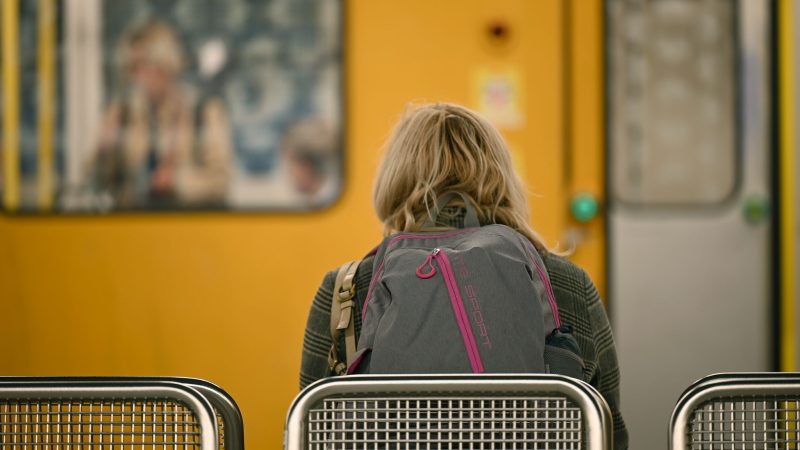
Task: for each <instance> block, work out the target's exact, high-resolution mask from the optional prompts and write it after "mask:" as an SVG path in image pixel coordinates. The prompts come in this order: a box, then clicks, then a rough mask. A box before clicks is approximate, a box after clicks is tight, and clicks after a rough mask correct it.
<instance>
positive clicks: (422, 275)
mask: <svg viewBox="0 0 800 450" xmlns="http://www.w3.org/2000/svg"><path fill="white" fill-rule="evenodd" d="M438 254H439V248H438V247H437V248H435V249H433V251H432V252H431V253H430V254H429V255H428V257H427V258H425V261H423V262H422V264H421V265H420V266H419V267H417V276H418V277H420V278H422V279H428V278H430V277H432V276H434V275H436V267H433V261H432V258H434V257H435V256H436V255H438ZM426 265H427V266H428V267H430V268H431V270H429V271H427V272H423V271H422V269H424V268H425V266H426Z"/></svg>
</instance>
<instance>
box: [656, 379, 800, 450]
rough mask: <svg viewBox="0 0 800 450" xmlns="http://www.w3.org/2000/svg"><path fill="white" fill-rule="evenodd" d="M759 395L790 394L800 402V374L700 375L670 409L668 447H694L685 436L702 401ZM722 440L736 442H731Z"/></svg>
mask: <svg viewBox="0 0 800 450" xmlns="http://www.w3.org/2000/svg"><path fill="white" fill-rule="evenodd" d="M759 396H761V397H764V398H768V397H770V396H786V397H789V398H793V400H792V401H797V402H800V374H798V373H778V372H772V373H769V372H759V373H755V372H741V373H718V374H713V375H709V376H707V377H704V378H701V379H700V380H698V381H696V382H695V383H693V384H692V385H691V386H689V387H688V388H686V390H685V391H684V392H683V394H681V397H680V399H679V400H678V403H677V404H676V406H675V409H674V410H673V412H672V417H671V418H670V424H669V448H670V449H672V450H687V449H692V448H693V447H692V444H691V442H689V439H688V432H689V426H690V421H691V418H692V414H693V413H694V412H695V411H696V410H697V408H699V407H701V406H702V405H703V404H705V403H707V402H709V401H714V400H717V399H720V400H721V399H726V400H728V401H731V399H732V398H743V399H744V398H751V397H756V398H757V397H759ZM748 401H752V400H748ZM725 444H730V445H736V444H735V443H734V442H726V443H725ZM721 445H723V444H721ZM743 445H744V444H743ZM720 448H723V447H720ZM724 448H733V447H724ZM737 448H738V447H737ZM775 448H779V447H775Z"/></svg>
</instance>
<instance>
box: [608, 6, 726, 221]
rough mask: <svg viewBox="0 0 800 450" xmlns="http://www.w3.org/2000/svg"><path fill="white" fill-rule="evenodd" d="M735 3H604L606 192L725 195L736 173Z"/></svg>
mask: <svg viewBox="0 0 800 450" xmlns="http://www.w3.org/2000/svg"><path fill="white" fill-rule="evenodd" d="M735 4H736V3H735V2H731V1H728V0H709V1H703V2H695V1H689V0H663V1H638V0H637V1H623V0H610V1H608V2H607V8H608V10H607V12H608V22H607V23H608V28H607V46H608V47H607V54H608V59H607V61H608V69H609V70H608V76H609V78H608V89H609V97H608V102H609V108H608V114H609V116H608V119H609V122H608V123H609V137H610V139H609V143H610V147H609V155H610V166H609V170H610V184H609V185H610V188H611V192H610V195H612V197H613V198H614V199H615V200H618V201H620V202H622V203H626V204H631V205H638V206H659V205H707V204H713V203H718V202H722V201H724V200H726V199H727V198H728V197H729V196H730V195H731V194H732V193H733V191H734V190H735V188H736V185H737V174H738V164H739V162H738V157H737V132H736V114H737V111H736V109H737V102H736V78H737V77H736V56H735V55H736V30H735Z"/></svg>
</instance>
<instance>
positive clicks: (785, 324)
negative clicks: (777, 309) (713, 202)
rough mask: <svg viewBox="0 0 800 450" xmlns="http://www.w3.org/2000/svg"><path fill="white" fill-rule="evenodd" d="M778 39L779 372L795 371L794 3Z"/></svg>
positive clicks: (784, 6)
mask: <svg viewBox="0 0 800 450" xmlns="http://www.w3.org/2000/svg"><path fill="white" fill-rule="evenodd" d="M778 8H779V10H778V13H779V14H778V20H779V23H778V30H779V33H780V36H779V45H780V49H779V55H778V57H779V64H778V67H779V70H780V73H779V77H780V81H779V83H780V93H781V94H780V99H779V101H780V118H779V120H780V136H779V139H780V155H779V161H780V168H779V170H780V173H779V177H780V201H781V203H780V220H781V223H780V243H781V248H782V249H783V251H782V252H781V260H780V270H781V286H780V292H781V294H780V302H781V318H780V320H781V324H780V325H781V333H780V334H781V354H780V368H781V370H783V371H789V372H793V371H795V370H797V362H796V356H795V355H796V353H795V352H796V349H797V347H796V345H797V344H796V342H797V341H796V340H797V331H796V324H795V301H796V280H795V278H794V275H795V273H796V272H795V264H796V261H795V258H796V255H795V248H796V246H795V238H796V235H795V233H796V224H795V217H796V210H795V208H796V205H795V203H796V201H797V199H796V198H795V184H794V183H795V176H796V174H795V173H794V169H795V152H796V151H797V147H796V145H797V141H796V135H795V128H794V127H795V124H796V123H797V122H796V115H795V114H796V111H795V99H796V97H795V84H794V82H795V71H794V64H795V61H794V55H795V47H794V45H795V41H794V36H795V29H794V26H795V24H794V21H793V19H794V14H795V13H794V1H793V0H781V1H780V3H779V5H778Z"/></svg>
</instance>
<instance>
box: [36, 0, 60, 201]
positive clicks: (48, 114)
mask: <svg viewBox="0 0 800 450" xmlns="http://www.w3.org/2000/svg"><path fill="white" fill-rule="evenodd" d="M37 6H38V17H39V24H38V36H37V37H38V41H37V44H38V55H37V60H36V63H37V64H36V74H37V78H38V86H37V87H38V90H37V93H38V95H39V97H38V106H39V109H38V119H39V121H38V127H39V128H38V129H39V150H38V153H37V160H36V168H37V171H38V186H37V187H38V205H39V209H40V210H41V211H49V210H50V209H51V208H52V207H53V170H54V166H53V144H54V142H53V134H54V131H55V107H54V106H55V102H56V77H55V75H56V70H55V69H56V65H55V46H56V4H55V0H39V2H38V5H37Z"/></svg>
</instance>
